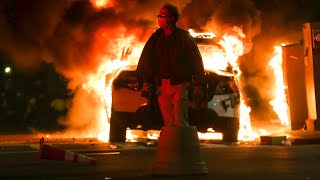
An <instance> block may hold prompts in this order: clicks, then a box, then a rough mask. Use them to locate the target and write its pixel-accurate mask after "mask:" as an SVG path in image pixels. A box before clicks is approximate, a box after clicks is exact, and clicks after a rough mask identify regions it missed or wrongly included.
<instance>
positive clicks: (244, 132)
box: [192, 26, 258, 141]
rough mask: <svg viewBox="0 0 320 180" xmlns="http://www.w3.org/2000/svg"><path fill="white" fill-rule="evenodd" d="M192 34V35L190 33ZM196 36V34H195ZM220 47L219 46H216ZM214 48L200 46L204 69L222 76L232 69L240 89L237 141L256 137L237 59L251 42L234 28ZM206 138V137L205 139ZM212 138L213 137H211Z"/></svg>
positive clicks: (238, 29)
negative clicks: (228, 69)
mask: <svg viewBox="0 0 320 180" xmlns="http://www.w3.org/2000/svg"><path fill="white" fill-rule="evenodd" d="M192 33H194V32H193V31H192ZM197 35H198V34H197ZM218 45H220V46H218ZM218 45H216V46H201V45H199V49H200V52H201V55H202V58H203V64H204V67H205V69H207V70H211V71H214V72H217V73H218V74H222V73H223V71H226V70H227V68H228V67H231V68H232V73H233V74H234V75H235V79H236V83H237V85H238V87H239V88H240V98H241V100H240V112H239V113H240V120H239V121H240V129H239V133H238V139H239V140H243V141H247V140H253V139H255V138H257V137H258V135H257V134H255V133H253V131H252V127H251V122H250V115H249V113H250V111H251V109H250V107H248V106H247V105H246V104H245V102H244V99H243V95H242V93H241V84H240V75H241V71H240V68H239V62H238V59H239V57H240V56H242V55H243V54H245V53H247V52H249V51H250V49H251V46H252V45H251V42H250V41H248V40H247V39H246V36H245V34H244V33H243V32H242V29H241V28H239V27H236V26H234V27H233V28H232V29H230V30H228V31H227V32H225V33H224V34H223V35H222V38H221V40H220V41H219V42H218ZM206 138H207V137H206ZM212 138H213V137H212Z"/></svg>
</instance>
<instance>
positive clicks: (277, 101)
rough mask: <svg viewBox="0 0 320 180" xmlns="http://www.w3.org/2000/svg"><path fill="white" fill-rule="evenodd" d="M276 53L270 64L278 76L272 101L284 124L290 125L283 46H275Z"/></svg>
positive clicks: (276, 76)
mask: <svg viewBox="0 0 320 180" xmlns="http://www.w3.org/2000/svg"><path fill="white" fill-rule="evenodd" d="M274 51H275V55H274V57H273V58H272V59H271V60H270V62H269V66H270V67H271V68H272V69H273V72H274V76H275V78H276V82H275V90H274V91H275V97H274V99H273V100H271V101H270V104H271V105H272V107H273V110H274V111H275V112H276V114H277V115H278V117H279V119H280V122H281V124H282V125H289V118H288V104H287V97H286V95H285V90H286V88H287V87H286V86H285V85H284V80H283V71H282V48H281V46H275V47H274Z"/></svg>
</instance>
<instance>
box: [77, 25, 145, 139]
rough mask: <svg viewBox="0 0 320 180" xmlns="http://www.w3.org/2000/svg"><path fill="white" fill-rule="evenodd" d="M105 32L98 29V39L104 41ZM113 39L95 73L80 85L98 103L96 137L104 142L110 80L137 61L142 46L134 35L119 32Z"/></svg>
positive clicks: (106, 135)
mask: <svg viewBox="0 0 320 180" xmlns="http://www.w3.org/2000/svg"><path fill="white" fill-rule="evenodd" d="M122 30H123V29H122ZM120 32H121V30H120ZM105 34H106V32H105V31H104V30H101V31H99V32H98V39H99V38H100V40H101V41H104V40H105V38H109V36H104V35H105ZM113 41H114V42H113V43H111V45H110V46H109V47H107V49H108V53H107V54H106V55H102V56H101V65H100V66H99V68H98V70H97V71H96V73H94V74H90V75H89V76H88V81H87V82H86V83H84V84H83V86H82V88H83V89H85V90H86V91H87V92H88V93H92V94H94V96H95V97H96V99H97V103H98V104H99V105H100V106H99V107H98V108H99V112H100V115H99V118H98V119H97V121H98V122H97V124H98V125H97V127H98V129H96V131H97V132H98V139H99V140H101V141H105V142H106V141H108V140H109V130H110V129H109V128H110V124H109V120H110V117H111V104H112V82H113V80H114V78H115V77H116V76H117V75H118V73H119V72H121V70H123V69H125V68H128V67H130V66H132V65H136V64H137V63H138V59H139V56H140V53H141V51H142V48H143V44H142V43H140V44H139V43H137V42H136V38H135V36H134V35H129V36H125V35H124V34H120V35H119V36H118V37H117V38H116V39H114V40H113ZM98 44H99V43H98ZM100 48H101V47H100ZM89 108H90V107H89Z"/></svg>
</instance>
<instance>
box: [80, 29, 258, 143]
mask: <svg viewBox="0 0 320 180" xmlns="http://www.w3.org/2000/svg"><path fill="white" fill-rule="evenodd" d="M100 34H101V36H103V34H104V32H100ZM193 34H196V33H194V32H193ZM196 35H199V34H196ZM214 36H215V35H214V34H209V33H207V34H206V37H212V38H213V37H214ZM244 38H245V35H244V34H243V33H242V30H241V29H240V28H238V27H233V29H232V30H231V31H229V32H227V33H225V34H224V35H223V36H222V39H221V41H219V43H218V44H219V45H220V46H219V47H218V45H217V46H211V48H208V47H202V48H201V47H199V49H200V51H201V54H202V56H203V62H204V66H205V69H207V70H212V71H216V72H219V71H220V72H221V73H222V72H223V71H225V70H226V69H227V68H229V67H230V66H231V67H232V73H234V74H235V77H236V79H237V83H238V86H239V87H240V80H239V76H240V74H241V72H240V69H239V65H238V62H237V60H238V58H239V56H241V55H243V54H244V53H245V44H244V43H243V42H244V41H243V39H244ZM114 41H115V42H114V43H111V44H112V46H111V47H108V48H111V52H112V53H111V54H112V57H113V58H110V57H111V56H110V54H109V55H106V56H105V57H102V58H101V59H102V63H101V65H100V66H99V69H98V71H97V72H96V73H95V74H91V75H90V76H89V78H88V79H89V80H88V82H87V83H84V84H83V88H84V89H86V90H87V91H88V92H94V94H95V96H97V99H98V101H99V102H100V103H101V106H100V109H101V111H100V112H101V114H100V118H99V119H98V121H99V122H98V123H99V127H105V128H104V129H101V128H100V129H97V131H99V136H98V138H99V140H101V141H108V133H109V123H108V122H109V119H110V116H111V102H112V96H111V85H112V82H113V79H114V78H115V77H116V76H117V74H118V73H119V72H120V71H121V70H122V69H124V68H126V67H129V66H133V65H137V63H138V59H139V56H140V54H141V51H142V47H143V43H140V44H139V43H138V44H137V43H136V42H135V37H134V36H128V37H126V36H121V37H118V38H117V39H115V40H114ZM128 45H130V46H129V47H130V49H129V50H128ZM105 77H107V79H105ZM240 106H241V107H240V109H241V112H240V123H241V125H240V131H239V133H240V134H239V137H240V139H244V137H246V138H248V137H252V132H251V124H250V117H249V112H250V110H249V108H248V107H246V105H245V104H244V101H243V99H242V100H241V105H240ZM127 132H128V131H127ZM132 133H133V132H131V133H130V132H128V133H127V138H129V139H130V138H133V139H134V136H133V134H132ZM148 137H153V138H154V137H157V136H154V135H151V134H148ZM200 137H203V138H205V139H206V138H214V139H217V138H218V139H221V138H222V135H221V134H219V133H208V134H206V135H202V134H200Z"/></svg>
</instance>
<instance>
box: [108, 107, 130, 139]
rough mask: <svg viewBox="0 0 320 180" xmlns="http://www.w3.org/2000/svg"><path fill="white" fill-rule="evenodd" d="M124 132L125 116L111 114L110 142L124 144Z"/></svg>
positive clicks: (125, 125) (125, 126)
mask: <svg viewBox="0 0 320 180" xmlns="http://www.w3.org/2000/svg"><path fill="white" fill-rule="evenodd" d="M126 130H127V123H126V115H125V114H124V113H120V112H112V114H111V118H110V134H109V137H110V142H125V141H126Z"/></svg>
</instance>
